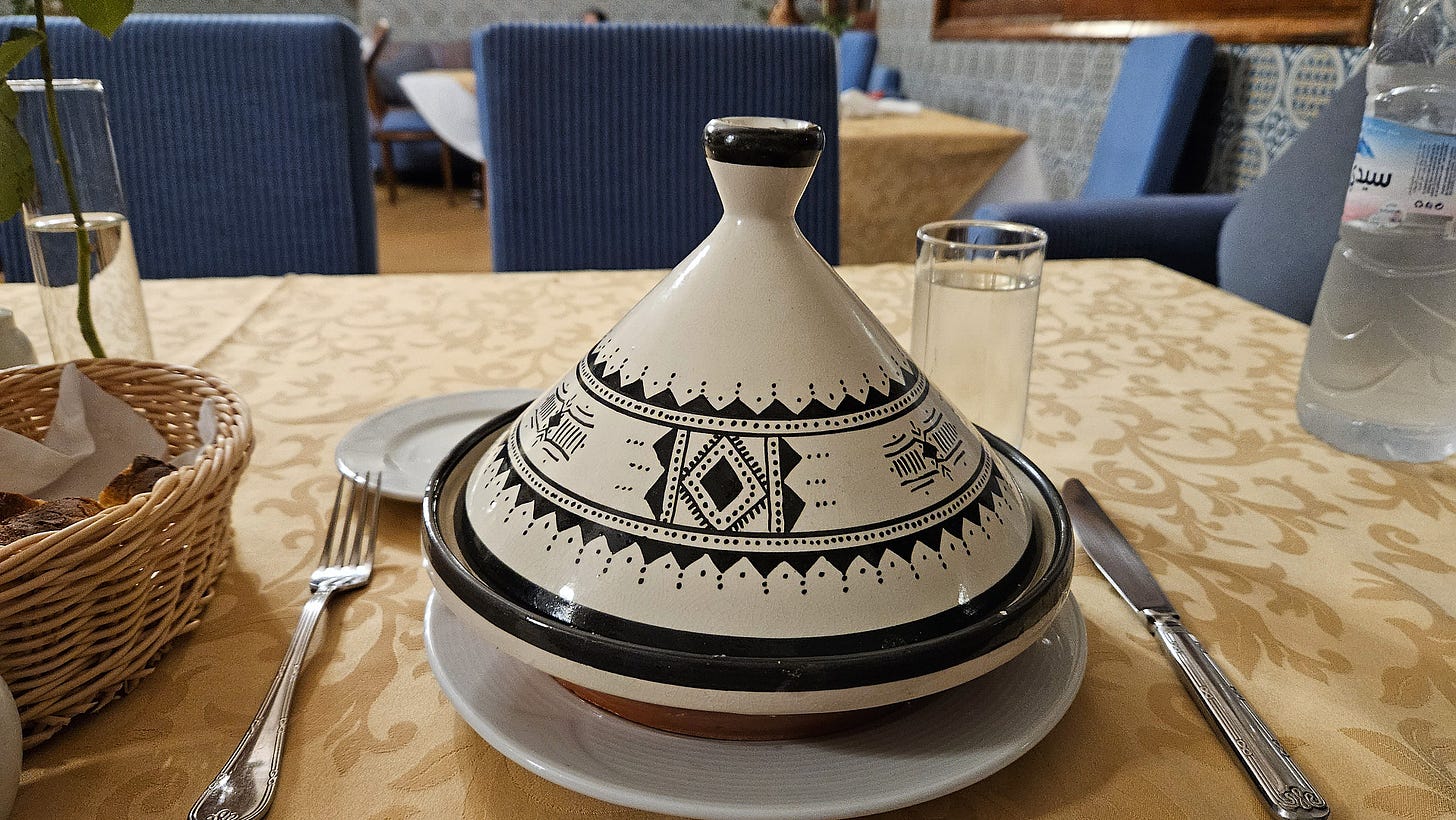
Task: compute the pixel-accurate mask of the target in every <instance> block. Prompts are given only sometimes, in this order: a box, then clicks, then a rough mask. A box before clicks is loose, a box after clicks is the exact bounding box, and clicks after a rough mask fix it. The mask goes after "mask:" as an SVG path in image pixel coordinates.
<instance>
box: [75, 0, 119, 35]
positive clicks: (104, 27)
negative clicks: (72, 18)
mask: <svg viewBox="0 0 1456 820" xmlns="http://www.w3.org/2000/svg"><path fill="white" fill-rule="evenodd" d="M134 4H135V0H67V2H66V8H67V9H69V10H70V12H71V13H72V14H74V15H76V16H77V17H79V18H81V22H83V23H85V24H86V25H88V26H90V27H91V28H94V29H96V30H97V31H99V32H101V33H102V34H105V35H106V36H107V37H110V36H111V35H113V34H115V33H116V30H117V29H118V28H121V22H122V21H123V20H125V19H126V16H127V15H128V14H131V10H132V6H133V5H134Z"/></svg>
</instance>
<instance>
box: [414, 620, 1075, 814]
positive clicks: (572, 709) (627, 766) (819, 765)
mask: <svg viewBox="0 0 1456 820" xmlns="http://www.w3.org/2000/svg"><path fill="white" fill-rule="evenodd" d="M425 652H426V654H427V655H428V656H429V660H430V667H431V669H433V670H434V673H435V678H436V680H438V681H439V682H440V688H441V689H443V690H444V692H445V696H446V697H447V698H449V699H450V702H451V703H452V704H453V705H454V706H455V708H456V710H458V711H459V712H460V714H461V716H462V717H463V718H464V719H465V721H466V722H467V723H469V724H470V725H471V727H473V728H474V729H475V730H476V731H477V732H479V733H480V735H481V737H483V738H485V739H486V740H487V741H488V742H489V743H490V744H491V745H492V746H494V747H495V748H496V749H497V750H499V751H500V752H501V753H502V754H504V755H506V756H507V757H509V758H511V759H512V760H514V761H516V762H517V763H519V764H520V765H522V766H524V767H525V768H526V769H527V770H529V771H531V772H534V773H536V774H538V775H540V776H541V777H544V778H546V779H548V780H550V781H552V782H554V783H557V784H560V785H562V786H565V787H566V788H568V789H572V790H574V791H578V792H581V793H583V794H587V795H590V796H592V797H596V798H598V799H601V800H606V801H609V802H612V803H617V804H620V805H624V806H631V807H633V808H638V809H645V810H648V811H655V812H661V813H664V814H669V815H674V816H685V817H700V818H725V820H726V818H734V819H735V820H752V818H760V819H761V820H810V818H831V817H851V816H859V815H863V814H870V813H873V812H882V811H890V810H892V809H897V808H901V807H903V806H909V805H913V804H915V803H920V802H922V801H925V800H931V799H933V798H936V797H939V796H941V795H944V794H949V793H950V792H952V791H955V790H957V789H961V788H965V787H966V786H969V785H971V784H972V783H975V782H977V781H979V780H981V779H983V778H985V777H988V776H990V775H991V774H993V773H994V772H996V771H999V770H1000V769H1001V768H1003V767H1005V766H1006V765H1008V764H1010V763H1011V762H1012V761H1014V760H1016V759H1017V758H1018V757H1020V756H1021V755H1023V754H1025V753H1026V752H1027V751H1028V750H1030V749H1031V748H1032V747H1033V746H1034V745H1036V744H1037V743H1038V742H1039V741H1040V740H1041V739H1042V738H1043V737H1045V736H1046V734H1047V733H1048V732H1050V731H1051V729H1052V727H1053V726H1055V725H1056V724H1057V722H1058V721H1059V720H1061V718H1062V715H1063V714H1065V712H1066V710H1067V708H1068V707H1069V706H1070V705H1071V703H1072V699H1073V697H1074V696H1075V695H1076V693H1077V689H1078V687H1079V685H1080V684H1081V681H1082V674H1083V670H1084V669H1085V667H1086V660H1087V639H1086V632H1085V628H1084V626H1083V623H1082V617H1081V614H1080V613H1079V612H1078V610H1077V607H1076V605H1075V603H1072V604H1070V605H1068V606H1067V607H1065V608H1064V609H1063V610H1062V611H1061V615H1060V616H1058V618H1057V620H1056V622H1055V623H1054V624H1053V626H1052V628H1051V629H1050V630H1049V631H1048V632H1047V633H1046V636H1045V637H1043V638H1042V639H1040V640H1038V641H1037V642H1036V643H1034V644H1033V645H1032V646H1031V647H1030V648H1029V649H1027V650H1026V651H1025V652H1023V653H1021V654H1020V655H1018V656H1017V657H1016V658H1015V659H1014V660H1012V661H1010V662H1008V663H1006V664H1005V665H1003V666H1002V667H1001V668H999V669H997V670H996V671H995V672H993V673H991V674H989V675H986V676H984V677H981V678H979V679H977V680H975V681H972V682H971V683H968V684H965V685H963V686H960V687H957V688H955V689H952V690H950V691H948V692H944V693H941V694H939V695H936V696H934V697H931V698H927V699H926V700H925V701H923V702H920V703H915V704H911V705H909V706H907V707H905V708H904V709H903V710H901V711H896V712H893V713H891V714H890V715H888V716H886V717H885V718H884V719H881V720H877V721H873V722H871V723H869V724H867V725H864V726H862V727H859V728H857V729H853V730H849V731H845V732H840V733H838V734H834V735H831V736H827V737H821V738H813V739H808V740H789V741H771V742H757V743H742V742H734V741H722V740H707V739H703V738H693V737H683V736H681V735H673V734H668V733H666V732H659V731H655V730H653V729H648V728H645V727H642V726H638V725H636V724H634V723H629V722H627V721H625V720H621V719H619V718H617V717H615V716H613V715H610V714H607V713H604V712H602V711H601V710H599V709H597V708H595V707H593V706H591V705H589V704H587V703H586V702H584V701H581V700H579V699H577V698H576V697H575V696H573V695H571V694H570V693H568V692H567V691H566V690H565V689H562V688H560V687H558V686H553V685H552V684H551V681H550V680H549V679H548V678H547V677H546V676H545V675H543V674H542V673H540V672H539V671H536V670H534V669H532V668H530V667H528V666H525V665H523V664H521V663H519V662H517V661H515V660H514V659H513V658H511V657H509V656H507V655H505V654H504V653H501V652H500V651H498V650H496V649H494V648H493V647H491V646H490V645H488V644H485V643H482V642H481V641H480V640H479V638H478V637H477V636H476V635H475V633H474V632H473V631H472V630H471V629H470V628H469V626H468V625H467V624H465V623H464V622H462V621H461V620H460V619H459V618H457V617H455V616H454V615H453V613H452V612H451V611H450V610H449V609H448V608H446V607H444V606H441V602H440V601H439V600H438V599H436V598H433V597H432V598H431V600H430V602H429V603H428V604H427V605H426V607H425Z"/></svg>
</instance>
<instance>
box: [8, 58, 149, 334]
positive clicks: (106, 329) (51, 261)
mask: <svg viewBox="0 0 1456 820" xmlns="http://www.w3.org/2000/svg"><path fill="white" fill-rule="evenodd" d="M9 83H10V87H11V88H12V89H14V90H15V92H16V94H17V95H18V96H19V98H20V112H19V116H18V118H17V120H18V124H19V126H20V131H21V134H22V135H23V136H24V137H25V141H26V144H27V145H29V146H30V151H31V156H32V157H33V159H34V165H35V188H34V191H33V193H32V195H31V196H30V197H29V198H27V200H26V201H25V203H24V205H23V207H22V210H21V214H22V218H23V219H24V221H25V238H26V243H27V244H28V245H29V247H30V261H31V267H32V268H33V270H34V272H35V281H36V284H37V286H38V287H39V288H40V296H41V306H42V308H43V309H44V312H45V320H46V330H47V332H48V333H49V335H50V345H51V353H52V354H53V355H54V356H55V359H56V361H67V360H70V359H80V358H89V357H90V356H92V355H93V352H92V347H91V345H90V344H88V342H87V340H86V337H85V334H84V333H83V328H84V327H85V322H87V321H90V322H91V323H92V324H93V326H94V329H95V340H96V341H98V342H99V344H100V346H101V348H102V350H103V351H104V353H105V355H107V356H112V357H122V358H133V359H150V358H152V338H151V333H150V331H149V330H148V328H147V314H146V310H145V308H144V307H143V305H142V292H141V283H140V276H139V274H138V271H137V262H136V251H135V249H134V248H133V247H132V239H131V227H130V225H129V223H128V221H127V216H126V213H127V212H126V201H125V199H124V197H123V196H122V192H121V176H120V174H119V173H118V171H117V167H116V153H115V151H114V150H113V148H112V144H111V128H110V126H109V125H108V124H107V119H106V94H105V92H104V91H103V89H102V87H101V83H100V82H99V81H97V80H56V81H55V83H54V88H55V101H56V114H57V117H56V118H55V120H54V121H53V120H52V119H51V118H50V117H49V116H48V115H47V111H46V99H45V85H44V84H43V83H42V82H41V81H40V80H11V81H9ZM56 125H58V126H59V129H60V134H61V137H62V143H63V144H64V146H65V151H66V158H67V160H68V165H69V170H70V182H69V185H68V183H67V180H66V178H65V175H64V174H63V172H62V165H61V163H60V161H59V159H58V155H57V153H56V146H55V142H54V140H53V132H52V127H53V126H56ZM68 187H69V188H70V191H68ZM72 192H73V193H74V198H75V200H76V202H75V203H74V205H79V210H80V212H81V218H82V220H83V226H84V228H85V231H86V239H87V241H88V243H89V247H88V248H86V249H85V256H84V257H82V256H81V254H82V252H83V251H82V246H81V244H80V242H79V241H78V237H77V233H78V232H77V230H76V227H77V225H76V217H75V215H74V214H75V210H74V209H73V208H74V205H73V202H72ZM83 258H84V262H83V264H82V265H78V260H81V259H83ZM83 271H84V272H85V274H86V276H85V277H83V276H82V272H83ZM88 317H89V318H88Z"/></svg>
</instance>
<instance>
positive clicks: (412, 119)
mask: <svg viewBox="0 0 1456 820" xmlns="http://www.w3.org/2000/svg"><path fill="white" fill-rule="evenodd" d="M389 33H390V27H389V21H388V20H384V19H381V20H379V21H378V22H377V23H375V24H374V30H373V31H372V32H371V33H370V35H369V36H368V37H366V38H364V40H363V42H362V43H361V46H362V51H363V55H364V83H365V91H366V96H367V99H368V102H369V119H370V123H369V137H370V139H372V140H374V141H375V142H377V143H379V157H380V163H381V165H383V167H384V185H385V187H386V188H387V189H388V190H389V204H391V205H393V204H395V201H396V200H397V198H398V189H399V179H398V176H397V175H396V173H395V170H394V143H396V142H437V143H439V144H440V173H441V174H442V175H443V176H444V177H445V200H446V202H448V203H449V205H450V207H452V208H453V207H454V206H455V175H454V172H453V168H452V165H453V162H452V160H451V156H450V146H449V145H446V144H445V141H444V140H442V139H440V137H439V135H437V134H436V133H435V132H434V131H433V130H432V129H431V128H430V126H429V125H427V124H426V123H425V120H424V118H423V117H421V116H420V115H419V114H418V113H417V112H416V111H415V110H414V109H411V108H398V107H391V106H390V105H389V104H388V103H387V102H386V101H385V99H384V96H383V94H381V93H380V91H379V84H378V82H377V81H376V79H375V68H376V65H377V64H378V62H379V56H380V55H381V54H382V53H384V47H385V45H386V44H387V43H388V42H389Z"/></svg>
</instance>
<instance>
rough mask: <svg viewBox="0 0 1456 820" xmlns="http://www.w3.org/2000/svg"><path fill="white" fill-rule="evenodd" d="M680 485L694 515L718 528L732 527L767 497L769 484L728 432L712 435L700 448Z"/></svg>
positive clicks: (741, 446)
mask: <svg viewBox="0 0 1456 820" xmlns="http://www.w3.org/2000/svg"><path fill="white" fill-rule="evenodd" d="M682 489H683V491H684V493H685V494H686V497H687V500H688V502H689V503H688V506H689V508H690V509H691V511H692V512H693V514H694V517H696V518H698V519H699V520H701V521H702V523H704V524H706V525H708V526H711V527H712V528H714V529H718V530H728V529H733V528H734V527H735V526H736V525H737V524H739V523H740V522H742V521H743V519H745V518H747V517H748V515H749V513H751V512H753V511H754V509H755V508H757V507H758V505H759V504H761V503H763V502H765V501H767V500H768V487H766V486H764V481H763V480H762V479H760V478H759V477H758V475H757V474H756V472H755V470H754V466H753V464H752V463H751V461H750V457H749V455H748V453H747V452H746V451H744V450H743V445H742V444H740V443H739V442H738V441H736V440H735V439H733V438H731V437H729V436H715V437H714V438H713V440H712V441H711V442H709V444H708V445H707V446H706V447H704V448H703V449H702V450H701V451H699V453H698V455H697V456H696V457H694V459H693V461H692V464H691V466H689V467H688V470H687V473H686V474H685V475H684V476H683V481H682Z"/></svg>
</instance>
